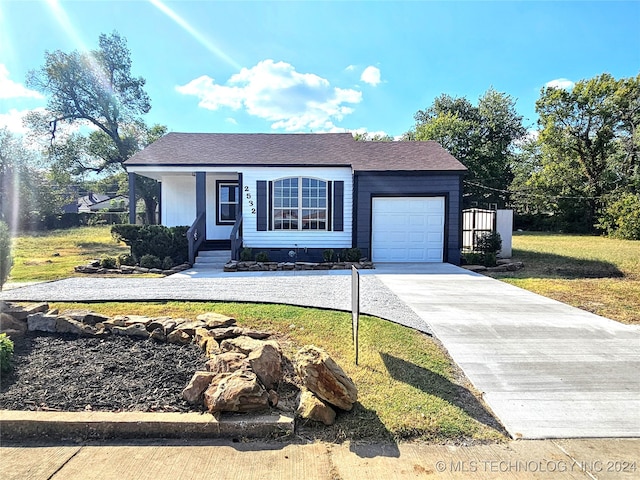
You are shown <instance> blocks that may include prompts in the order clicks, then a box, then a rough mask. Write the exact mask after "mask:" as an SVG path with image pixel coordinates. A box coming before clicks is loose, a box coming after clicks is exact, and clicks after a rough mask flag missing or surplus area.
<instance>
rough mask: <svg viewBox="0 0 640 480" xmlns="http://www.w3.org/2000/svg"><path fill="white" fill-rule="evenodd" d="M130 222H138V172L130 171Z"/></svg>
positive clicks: (132, 223) (133, 223)
mask: <svg viewBox="0 0 640 480" xmlns="http://www.w3.org/2000/svg"><path fill="white" fill-rule="evenodd" d="M129 223H130V224H131V225H135V224H136V174H135V173H133V172H129Z"/></svg>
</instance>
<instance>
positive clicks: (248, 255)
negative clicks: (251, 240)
mask: <svg viewBox="0 0 640 480" xmlns="http://www.w3.org/2000/svg"><path fill="white" fill-rule="evenodd" d="M252 258H253V250H251V249H250V248H243V249H242V251H241V252H240V260H241V261H243V262H249V261H250V260H251V259H252Z"/></svg>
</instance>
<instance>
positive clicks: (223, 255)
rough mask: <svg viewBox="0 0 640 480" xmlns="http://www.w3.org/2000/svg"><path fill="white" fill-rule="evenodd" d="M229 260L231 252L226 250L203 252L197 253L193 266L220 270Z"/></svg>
mask: <svg viewBox="0 0 640 480" xmlns="http://www.w3.org/2000/svg"><path fill="white" fill-rule="evenodd" d="M230 259H231V252H230V251H228V250H210V251H209V250H204V251H200V252H198V256H197V257H196V261H195V263H194V265H193V266H194V268H197V267H200V268H202V267H205V268H207V267H208V268H212V267H218V268H222V267H223V266H224V264H225V263H227V262H228V261H229V260H230Z"/></svg>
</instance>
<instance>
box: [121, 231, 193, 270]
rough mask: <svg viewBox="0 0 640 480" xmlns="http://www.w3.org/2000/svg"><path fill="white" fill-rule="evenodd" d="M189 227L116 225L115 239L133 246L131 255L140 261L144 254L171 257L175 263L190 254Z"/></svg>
mask: <svg viewBox="0 0 640 480" xmlns="http://www.w3.org/2000/svg"><path fill="white" fill-rule="evenodd" d="M188 229H189V227H185V226H180V227H165V226H163V225H129V224H126V225H114V226H113V227H112V228H111V235H112V236H113V238H114V239H116V240H118V241H120V242H124V243H125V244H126V245H129V247H131V255H132V256H133V258H134V259H135V260H136V261H138V262H139V261H140V260H141V259H142V257H143V256H144V255H154V256H156V257H158V258H165V257H171V260H173V262H174V264H179V263H184V262H185V261H186V260H187V257H188V255H189V241H188V240H187V230H188Z"/></svg>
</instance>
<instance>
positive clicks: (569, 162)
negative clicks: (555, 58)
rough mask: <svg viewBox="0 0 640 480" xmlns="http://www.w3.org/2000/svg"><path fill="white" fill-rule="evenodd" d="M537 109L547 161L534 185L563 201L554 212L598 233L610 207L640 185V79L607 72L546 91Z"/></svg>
mask: <svg viewBox="0 0 640 480" xmlns="http://www.w3.org/2000/svg"><path fill="white" fill-rule="evenodd" d="M536 111H537V112H538V115H539V117H540V118H539V126H540V142H541V145H542V153H543V157H542V162H541V168H540V169H539V171H538V172H537V173H536V175H535V176H533V178H532V182H530V185H533V186H535V185H537V186H538V188H539V190H540V193H545V194H551V195H556V196H560V197H563V200H564V205H562V206H561V205H557V206H556V208H555V211H554V213H557V214H561V215H569V216H573V217H575V218H576V219H578V220H579V222H580V223H581V227H580V229H582V230H593V228H594V225H595V224H596V222H597V221H598V218H599V216H600V215H601V212H602V211H603V210H605V209H606V205H607V204H609V203H611V202H613V201H615V200H616V199H617V198H618V197H619V196H620V195H622V194H623V193H627V192H630V193H638V188H639V187H640V171H639V163H638V149H639V148H638V147H639V141H638V123H639V120H640V118H639V116H640V113H639V112H640V75H639V76H638V77H636V78H628V79H622V80H616V79H614V78H613V77H612V76H611V75H609V74H606V73H605V74H602V75H599V76H597V77H594V78H592V79H588V80H581V81H579V82H577V83H576V84H575V85H574V87H573V88H572V89H570V90H565V89H560V88H553V87H545V88H543V89H542V91H541V93H540V98H539V99H538V101H537V102H536ZM567 191H568V192H570V193H571V195H567V194H566V193H567Z"/></svg>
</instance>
